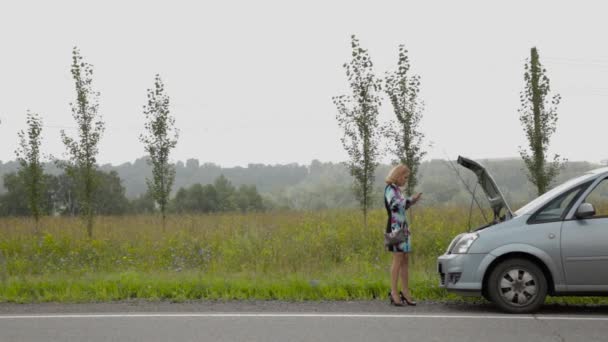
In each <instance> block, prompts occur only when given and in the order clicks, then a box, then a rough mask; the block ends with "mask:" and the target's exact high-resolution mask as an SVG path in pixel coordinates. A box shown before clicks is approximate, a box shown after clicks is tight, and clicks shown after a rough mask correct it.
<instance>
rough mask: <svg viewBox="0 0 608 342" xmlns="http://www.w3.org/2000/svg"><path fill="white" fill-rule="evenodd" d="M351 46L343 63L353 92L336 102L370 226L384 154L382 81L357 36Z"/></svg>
mask: <svg viewBox="0 0 608 342" xmlns="http://www.w3.org/2000/svg"><path fill="white" fill-rule="evenodd" d="M351 48H352V59H351V61H350V62H348V63H345V64H344V69H346V77H347V79H348V83H349V87H350V91H351V94H350V95H340V96H335V97H333V102H334V104H335V105H336V107H337V109H338V114H337V115H336V118H337V120H338V124H339V125H340V127H341V128H342V129H343V130H344V136H343V137H342V139H341V141H342V145H343V146H344V149H345V150H346V152H347V153H348V156H349V160H348V162H347V163H346V164H347V166H348V168H349V170H350V173H351V175H352V176H353V177H354V190H355V194H356V197H357V199H358V201H359V203H360V207H361V209H362V210H363V220H364V224H365V226H367V212H368V208H369V207H370V205H371V204H372V195H373V190H374V188H373V183H374V171H375V169H376V167H377V166H378V159H379V158H380V155H381V152H380V148H379V144H380V143H379V139H380V129H379V122H378V111H379V107H380V98H379V96H378V92H379V91H380V90H381V84H380V80H378V78H377V77H376V76H375V75H374V72H373V63H372V61H371V59H370V56H369V54H368V52H367V50H365V49H363V48H362V47H361V46H360V45H359V40H358V39H357V38H356V37H355V36H354V35H353V36H352V41H351Z"/></svg>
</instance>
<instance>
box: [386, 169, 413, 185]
mask: <svg viewBox="0 0 608 342" xmlns="http://www.w3.org/2000/svg"><path fill="white" fill-rule="evenodd" d="M403 174H407V175H409V174H410V168H409V167H407V165H403V164H399V165H396V166H394V167H393V168H392V169H391V170H390V171H389V173H388V176H386V178H385V179H384V181H385V182H386V184H397V178H399V176H401V175H403Z"/></svg>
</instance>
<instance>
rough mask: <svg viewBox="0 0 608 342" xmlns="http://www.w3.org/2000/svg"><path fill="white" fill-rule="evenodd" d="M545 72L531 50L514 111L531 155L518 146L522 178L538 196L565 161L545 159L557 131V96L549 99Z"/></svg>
mask: <svg viewBox="0 0 608 342" xmlns="http://www.w3.org/2000/svg"><path fill="white" fill-rule="evenodd" d="M546 72H547V70H546V69H545V68H544V67H543V66H542V64H541V63H540V59H539V56H538V51H537V50H536V48H535V47H533V48H532V49H531V51H530V59H529V60H528V61H527V63H526V64H525V73H524V80H525V89H524V90H523V91H522V92H521V95H520V102H521V107H520V109H519V110H518V111H519V115H520V116H519V120H520V121H521V124H522V126H523V128H524V132H525V134H526V138H527V139H528V144H529V147H530V151H531V154H529V153H528V151H526V150H525V149H524V148H522V147H521V146H520V147H519V153H520V155H521V158H522V159H523V161H524V163H525V165H526V169H527V173H526V175H527V177H528V179H529V180H530V182H531V183H532V184H534V185H535V186H536V188H537V190H538V195H541V194H543V193H545V192H546V191H547V190H548V188H549V186H550V184H551V182H552V181H553V180H554V179H555V177H556V176H557V175H558V174H559V171H560V169H562V168H563V167H564V166H565V162H566V160H565V159H561V158H560V156H559V155H557V154H556V155H554V157H553V161H547V160H546V155H547V150H548V148H549V140H550V138H551V136H552V135H553V133H555V130H556V128H557V106H558V105H559V102H560V100H561V97H560V95H559V94H556V95H554V96H553V97H552V98H551V100H549V97H550V95H549V94H550V91H551V88H550V85H549V77H547V75H546ZM549 101H550V102H549Z"/></svg>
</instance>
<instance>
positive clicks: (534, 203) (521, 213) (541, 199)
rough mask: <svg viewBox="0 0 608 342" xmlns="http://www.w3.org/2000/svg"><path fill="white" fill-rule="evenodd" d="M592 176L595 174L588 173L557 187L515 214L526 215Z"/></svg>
mask: <svg viewBox="0 0 608 342" xmlns="http://www.w3.org/2000/svg"><path fill="white" fill-rule="evenodd" d="M592 176H593V174H591V173H586V174H584V175H582V176H579V177H576V178H574V179H571V180H569V181H567V182H565V183H563V184H561V185H558V186H556V187H555V188H553V189H551V190H549V191H547V192H545V193H544V194H543V195H542V196H539V197H537V198H536V199H535V200H533V201H531V202H530V203H528V204H526V205H525V206H523V207H521V208H519V210H517V211H516V212H515V215H517V216H519V215H523V214H525V213H526V212H528V211H530V210H532V209H534V207H536V206H537V205H540V203H543V202H544V201H546V200H547V199H548V198H551V197H553V196H555V195H556V194H558V193H560V192H562V191H564V190H565V189H567V188H569V187H570V186H572V185H573V184H576V183H578V182H580V181H581V180H582V179H585V178H589V177H592Z"/></svg>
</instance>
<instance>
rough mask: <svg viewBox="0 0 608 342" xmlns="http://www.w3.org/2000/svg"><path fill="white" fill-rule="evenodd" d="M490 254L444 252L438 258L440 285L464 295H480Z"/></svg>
mask: <svg viewBox="0 0 608 342" xmlns="http://www.w3.org/2000/svg"><path fill="white" fill-rule="evenodd" d="M488 256H489V255H488V254H444V255H442V256H440V257H439V258H438V259H437V271H438V272H439V277H440V281H439V287H441V288H444V289H446V290H447V291H449V292H454V293H457V294H460V295H464V296H480V295H481V289H482V282H483V274H484V270H483V269H482V268H483V267H482V265H487V261H488V260H487V257H488Z"/></svg>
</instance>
